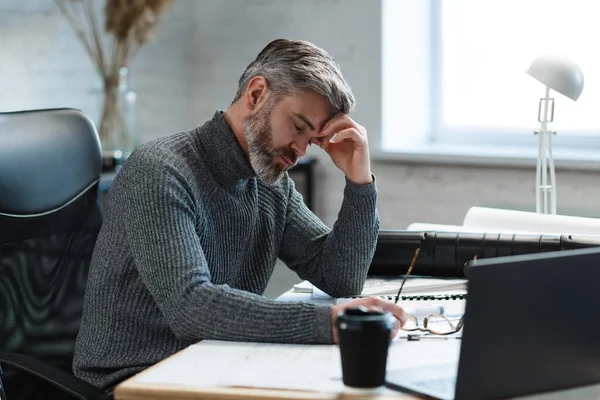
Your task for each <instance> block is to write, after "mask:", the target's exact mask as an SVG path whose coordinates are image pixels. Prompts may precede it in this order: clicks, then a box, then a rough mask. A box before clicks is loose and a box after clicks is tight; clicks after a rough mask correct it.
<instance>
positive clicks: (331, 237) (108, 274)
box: [73, 40, 404, 388]
mask: <svg viewBox="0 0 600 400" xmlns="http://www.w3.org/2000/svg"><path fill="white" fill-rule="evenodd" d="M353 107H354V97H353V95H352V92H351V90H350V88H349V86H348V84H347V83H346V81H345V80H344V78H343V77H342V74H341V72H340V70H339V67H338V65H337V64H336V62H335V61H334V60H333V59H332V58H331V56H329V55H328V54H327V53H326V52H325V51H324V50H322V49H320V48H318V47H316V46H314V45H313V44H311V43H308V42H303V41H289V40H276V41H273V42H271V43H270V44H268V45H267V46H266V47H265V48H264V49H263V50H262V51H261V53H260V54H259V55H258V56H257V58H256V59H255V60H254V61H252V63H250V65H249V66H248V67H247V68H246V70H245V71H244V73H243V75H242V77H241V78H240V82H239V89H238V92H237V94H236V96H235V99H234V101H233V103H232V104H231V105H230V107H229V108H228V109H227V110H226V111H225V112H216V113H215V115H214V117H213V118H212V119H211V120H209V121H208V122H206V123H205V124H204V125H202V126H200V127H198V128H196V129H193V130H190V131H186V132H181V133H177V134H175V135H172V136H168V137H164V138H161V139H158V140H155V141H153V142H150V143H147V144H145V145H142V146H140V147H139V148H138V149H137V150H136V151H135V152H134V153H133V154H132V155H131V157H130V158H129V159H128V161H127V163H126V164H125V166H124V167H123V168H122V169H121V171H120V172H119V174H118V176H117V177H116V179H115V181H114V183H113V186H112V188H111V190H110V193H109V196H108V200H107V207H106V217H105V221H104V224H103V226H102V229H101V232H100V235H99V237H98V241H97V244H96V248H95V251H94V255H93V259H92V265H91V269H90V274H89V277H88V286H87V291H86V299H85V307H84V315H83V320H82V325H81V330H80V333H79V336H78V339H77V346H76V352H75V359H74V365H73V369H74V372H75V374H76V375H77V376H79V377H81V378H83V379H85V380H87V381H89V382H90V383H92V384H94V385H96V386H99V387H102V388H110V387H112V386H114V385H115V384H116V383H118V382H119V381H122V380H123V379H125V378H127V377H129V376H131V375H133V374H135V373H137V372H139V371H141V370H143V369H144V368H146V367H148V366H150V365H152V364H154V363H156V362H158V361H160V360H162V359H164V358H166V357H168V356H169V355H171V354H173V353H175V352H177V351H179V350H181V349H183V348H184V347H186V346H188V345H190V344H192V343H194V342H197V341H199V340H201V339H220V340H240V341H270V342H289V343H331V342H335V341H336V340H337V335H336V332H335V326H334V324H333V321H334V318H335V316H336V315H337V312H338V311H340V310H341V309H342V308H344V307H349V306H356V305H365V306H367V307H371V308H384V309H387V310H390V311H392V312H393V313H394V315H396V317H397V318H398V320H399V321H401V322H403V321H404V315H403V311H402V309H401V308H400V307H398V306H396V305H395V304H393V303H387V302H382V301H379V300H378V299H361V300H358V301H357V302H354V303H348V304H345V305H339V306H333V307H331V306H327V305H320V304H313V303H300V302H277V301H273V300H269V299H267V298H265V297H263V296H261V294H262V293H263V291H264V289H265V287H266V285H267V282H268V281H269V278H270V276H271V274H272V271H273V268H274V266H275V262H276V260H277V258H280V259H281V260H283V261H284V262H285V264H286V265H287V266H288V267H289V268H291V269H292V270H293V271H295V272H296V273H297V274H298V276H299V277H301V278H302V279H307V280H309V281H311V282H312V283H313V284H315V285H316V286H317V287H319V288H320V289H322V290H324V291H325V292H327V293H329V294H331V295H332V296H336V297H339V296H347V295H352V294H356V293H359V292H360V291H361V289H362V286H363V284H364V281H365V279H366V275H367V270H368V267H369V264H370V261H371V258H372V257H373V253H374V249H375V244H376V240H377V234H378V229H379V217H378V215H377V210H376V203H377V191H376V188H375V182H374V178H373V176H372V174H371V168H370V161H369V150H368V143H367V136H366V130H365V128H363V127H362V126H360V125H359V124H357V123H356V122H354V121H353V120H352V119H351V118H350V117H349V116H348V114H349V113H350V112H351V111H352V109H353ZM311 144H314V145H317V146H319V147H321V148H322V149H323V150H325V151H326V152H327V153H328V154H329V155H330V156H331V159H332V160H333V162H334V164H335V165H336V166H337V167H338V168H339V169H340V170H341V171H343V172H344V174H345V175H346V187H345V191H344V200H343V203H342V207H341V210H340V212H339V216H338V220H337V221H336V223H335V225H334V226H333V229H329V228H328V227H326V226H325V225H324V224H323V223H322V222H321V221H320V220H319V219H318V218H317V217H316V216H315V215H314V214H313V213H312V212H311V211H310V210H309V209H308V208H307V207H306V206H305V205H304V203H303V201H302V198H301V196H300V194H299V193H298V192H297V191H296V189H295V188H294V184H293V181H292V180H291V179H290V178H289V177H288V175H287V173H286V170H287V169H289V168H290V167H292V166H293V165H294V164H295V163H296V162H297V160H298V158H299V157H301V156H302V155H304V153H305V152H306V150H307V148H308V146H310V145H311Z"/></svg>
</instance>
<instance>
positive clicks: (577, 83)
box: [527, 55, 583, 100]
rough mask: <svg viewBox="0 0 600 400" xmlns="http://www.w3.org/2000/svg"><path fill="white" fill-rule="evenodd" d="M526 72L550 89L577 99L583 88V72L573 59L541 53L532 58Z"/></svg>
mask: <svg viewBox="0 0 600 400" xmlns="http://www.w3.org/2000/svg"><path fill="white" fill-rule="evenodd" d="M527 73H528V74H529V75H531V76H532V77H534V78H535V79H537V80H538V81H540V82H541V83H543V84H544V85H546V86H548V87H549V88H550V89H552V90H555V91H557V92H558V93H560V94H562V95H564V96H567V97H568V98H570V99H571V100H577V99H578V98H579V95H581V91H582V90H583V72H582V71H581V68H579V65H577V63H575V62H574V61H573V60H571V59H569V58H566V57H562V56H556V55H542V56H539V57H538V58H536V59H535V60H533V62H532V63H531V65H530V66H529V69H528V70H527Z"/></svg>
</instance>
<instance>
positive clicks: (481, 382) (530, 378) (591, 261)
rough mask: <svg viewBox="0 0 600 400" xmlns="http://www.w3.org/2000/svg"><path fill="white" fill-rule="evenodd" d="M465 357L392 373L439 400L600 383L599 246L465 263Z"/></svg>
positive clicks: (393, 383) (392, 378) (404, 385)
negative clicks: (466, 279)
mask: <svg viewBox="0 0 600 400" xmlns="http://www.w3.org/2000/svg"><path fill="white" fill-rule="evenodd" d="M467 273H468V278H469V282H468V292H467V293H468V296H467V303H466V308H465V320H464V322H465V323H464V327H463V333H462V342H461V346H460V354H459V359H458V360H457V361H456V362H454V363H450V364H443V365H435V366H430V367H427V368H411V369H404V370H395V371H389V372H388V373H387V376H386V385H387V386H388V387H390V388H393V389H397V390H402V391H408V392H411V393H419V394H424V395H427V396H429V397H433V398H437V399H454V398H456V399H491V398H507V397H514V396H524V395H529V394H533V393H541V392H547V391H553V390H561V389H568V388H573V387H577V386H583V385H588V384H595V383H599V382H600V318H599V317H598V312H599V310H600V290H599V289H600V247H595V248H588V249H578V250H564V251H557V252H548V253H537V254H528V255H519V256H507V257H498V258H490V259H481V260H476V261H470V262H469V263H468V264H467Z"/></svg>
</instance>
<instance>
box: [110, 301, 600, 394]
mask: <svg viewBox="0 0 600 400" xmlns="http://www.w3.org/2000/svg"><path fill="white" fill-rule="evenodd" d="M309 298H310V294H306V293H295V292H293V291H289V292H287V293H285V294H284V295H282V296H281V297H280V300H285V301H289V300H299V301H302V300H307V299H309ZM322 301H327V300H322ZM206 343H207V342H204V344H206ZM223 345H224V346H227V348H228V347H229V346H230V344H228V343H224V344H223ZM201 346H202V343H201V344H197V345H193V346H190V347H188V348H187V349H184V350H182V351H181V352H179V353H177V354H175V355H173V356H171V357H169V358H167V359H166V360H163V361H162V362H160V363H158V364H156V365H154V366H152V367H150V368H148V369H147V370H145V371H143V372H141V373H140V374H138V375H136V376H134V377H132V378H130V379H128V380H126V381H125V382H123V383H121V384H120V385H119V386H117V388H116V390H115V393H114V396H115V399H116V400H141V399H147V400H165V399H174V400H180V399H181V400H183V399H192V398H193V399H218V400H259V399H267V400H271V399H285V400H288V399H289V400H346V399H348V400H349V399H357V398H360V399H364V400H384V399H386V400H387V399H389V400H400V399H418V398H420V397H416V396H413V395H409V394H405V393H401V392H396V391H392V390H390V389H387V388H384V389H383V390H382V391H380V392H379V393H376V394H361V395H360V396H358V397H357V395H356V393H351V392H345V389H344V388H343V385H342V384H341V381H340V380H339V378H338V379H337V381H336V379H335V378H336V377H337V376H340V377H341V375H339V374H341V373H340V371H339V370H338V371H333V370H334V369H335V367H337V368H338V369H339V364H337V360H339V351H338V349H337V347H336V346H321V348H323V349H325V351H326V352H327V351H330V353H329V354H330V355H331V357H329V358H328V357H323V358H321V357H319V358H318V359H316V361H317V362H315V361H314V360H315V358H310V357H309V356H308V353H310V352H307V355H306V356H305V357H303V359H302V360H300V358H299V357H297V358H295V359H294V361H293V362H288V360H289V359H290V357H289V356H286V353H285V352H283V353H282V352H281V350H280V349H279V350H278V349H276V346H278V345H266V346H268V350H269V352H268V354H269V357H271V356H270V355H271V354H273V356H272V359H271V358H268V359H267V361H265V360H264V359H263V364H260V365H262V366H263V368H261V367H260V365H259V366H258V367H257V364H253V365H254V366H255V368H254V370H251V371H259V372H258V374H255V375H252V374H249V375H250V378H254V377H255V376H260V377H261V379H262V381H265V379H264V376H265V375H266V378H267V380H268V381H269V382H275V386H285V385H286V384H285V383H280V382H279V381H277V379H278V378H277V376H273V375H276V374H277V373H279V374H280V375H281V376H286V377H292V378H291V379H289V381H294V382H295V381H301V382H302V383H301V384H298V385H296V387H301V386H302V387H308V388H316V387H321V386H319V385H320V383H321V382H322V379H315V380H311V379H312V378H314V376H315V374H318V376H319V377H320V376H323V374H321V371H323V370H328V369H329V368H331V369H332V371H333V372H331V373H330V374H329V376H327V377H326V379H329V381H328V382H330V383H331V382H333V383H332V384H331V385H339V388H340V390H337V389H336V391H330V392H316V391H310V390H303V391H301V390H282V389H259V388H253V387H249V386H250V385H251V384H252V383H254V385H255V386H256V385H259V383H257V382H256V381H249V380H246V382H252V383H251V384H250V385H248V384H246V383H245V384H244V385H245V386H244V385H242V384H240V383H239V382H244V380H243V379H241V380H240V379H238V377H239V376H240V373H239V371H248V370H249V369H248V368H246V367H245V366H244V365H243V364H244V360H245V359H246V358H251V357H254V355H252V356H248V355H247V354H254V353H252V352H248V353H242V352H241V351H240V352H238V350H237V348H234V349H233V351H231V350H230V351H229V356H228V355H227V354H225V353H224V352H221V349H222V348H218V347H217V348H213V350H214V351H213V352H212V354H213V355H217V354H218V355H219V356H218V357H212V358H210V357H202V356H199V355H201V354H202V355H206V354H208V353H206V352H202V351H203V350H202V349H206V347H201ZM239 346H240V348H244V347H245V346H248V344H239ZM279 346H281V345H279ZM312 347H313V348H314V347H317V346H312ZM199 349H200V350H199ZM336 351H337V353H336ZM459 351H460V341H459V340H449V341H445V340H439V341H438V340H431V341H406V340H405V339H404V340H399V339H396V340H394V341H393V342H392V344H391V346H390V351H389V355H388V371H393V370H397V369H403V368H409V367H426V366H428V365H435V364H439V363H444V362H450V361H455V360H457V359H458V353H459ZM319 352H320V350H319ZM232 353H235V357H232V358H228V357H231V354H232ZM282 354H283V355H282ZM302 354H303V356H304V353H302ZM262 355H263V356H264V353H262ZM307 357H309V358H308V360H309V361H311V362H312V364H309V365H314V366H315V367H314V370H315V371H316V372H315V371H311V369H310V366H309V367H308V368H307V362H306V359H307ZM204 360H206V361H204ZM270 360H272V361H270ZM323 360H325V361H323ZM238 361H241V362H238ZM336 364H337V365H336ZM224 366H228V367H227V368H224ZM317 366H318V367H317ZM236 368H237V371H238V372H237V373H236ZM269 370H271V371H277V372H276V373H275V374H273V375H269V374H270V373H271V371H269ZM214 371H221V372H217V373H215V372H214ZM306 371H308V372H306ZM205 375H211V376H219V377H223V378H224V379H221V382H223V381H225V382H228V381H232V382H235V381H237V382H238V383H237V385H238V386H236V387H232V386H228V384H227V385H226V384H221V385H212V386H210V385H206V384H201V383H199V382H201V381H202V380H204V381H208V380H210V379H204V376H205ZM200 377H202V379H200ZM230 377H235V379H231V378H230ZM317 380H318V381H319V382H316V381H317ZM217 381H218V380H217ZM315 382H316V383H315ZM260 385H262V383H260ZM286 387H288V386H286ZM335 387H336V388H337V387H338V386H335ZM564 398H569V399H590V398H600V385H594V386H587V387H581V388H575V389H571V390H565V391H557V392H552V393H544V394H537V395H532V396H527V397H523V399H530V400H534V399H535V400H542V399H544V400H550V399H552V400H558V399H564Z"/></svg>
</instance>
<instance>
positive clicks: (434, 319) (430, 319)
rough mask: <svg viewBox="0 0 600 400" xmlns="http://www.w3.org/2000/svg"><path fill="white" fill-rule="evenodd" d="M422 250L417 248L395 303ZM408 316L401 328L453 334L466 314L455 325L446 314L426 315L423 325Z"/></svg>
mask: <svg viewBox="0 0 600 400" xmlns="http://www.w3.org/2000/svg"><path fill="white" fill-rule="evenodd" d="M420 251H421V249H420V248H417V249H416V250H415V254H414V256H413V259H412V261H411V263H410V265H409V267H408V271H406V274H405V275H404V279H402V284H401V285H400V289H398V294H397V295H396V300H395V303H398V300H399V299H400V294H401V293H402V288H403V287H404V284H405V283H406V280H407V279H408V277H409V276H410V273H411V272H412V270H413V267H414V266H415V263H416V262H417V258H418V257H419V253H420ZM475 257H477V256H475ZM406 317H407V321H406V323H405V324H404V326H402V327H400V329H401V330H403V331H408V332H414V331H419V332H428V333H431V334H434V335H451V334H453V333H456V332H458V331H460V330H461V329H462V327H463V324H464V315H463V316H461V318H460V319H459V320H458V323H457V324H456V325H454V323H453V322H452V320H451V319H450V318H448V317H447V316H445V315H441V314H431V315H428V316H426V317H425V318H423V324H422V326H421V325H419V320H418V318H417V317H416V316H415V315H413V314H406Z"/></svg>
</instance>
